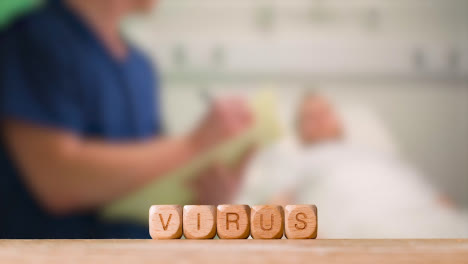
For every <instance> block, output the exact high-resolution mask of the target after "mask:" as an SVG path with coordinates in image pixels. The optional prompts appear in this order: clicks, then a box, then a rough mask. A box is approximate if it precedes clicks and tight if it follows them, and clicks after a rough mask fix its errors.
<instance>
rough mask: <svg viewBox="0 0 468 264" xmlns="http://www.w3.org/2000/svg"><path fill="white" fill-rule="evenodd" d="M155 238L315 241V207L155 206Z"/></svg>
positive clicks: (151, 227) (152, 226)
mask: <svg viewBox="0 0 468 264" xmlns="http://www.w3.org/2000/svg"><path fill="white" fill-rule="evenodd" d="M149 232H150V235H151V237H152V238H153V239H179V238H181V237H182V235H184V236H185V238H187V239H212V238H214V237H215V236H216V234H217V235H218V237H219V238H220V239H244V238H248V237H249V236H250V235H252V238H254V239H280V238H282V237H283V234H284V235H285V236H286V237H287V238H289V239H313V238H316V237H317V207H316V206H315V205H287V206H285V207H284V208H283V207H282V206H277V205H256V206H252V207H250V206H248V205H218V206H217V207H216V206H212V205H186V206H184V207H183V208H182V206H180V205H153V206H151V208H150V210H149Z"/></svg>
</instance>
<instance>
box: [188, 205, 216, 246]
mask: <svg viewBox="0 0 468 264" xmlns="http://www.w3.org/2000/svg"><path fill="white" fill-rule="evenodd" d="M183 218H184V223H183V226H184V236H185V238H189V239H210V238H213V237H214V236H215V235H216V207H215V206H212V205H186V206H184V216H183Z"/></svg>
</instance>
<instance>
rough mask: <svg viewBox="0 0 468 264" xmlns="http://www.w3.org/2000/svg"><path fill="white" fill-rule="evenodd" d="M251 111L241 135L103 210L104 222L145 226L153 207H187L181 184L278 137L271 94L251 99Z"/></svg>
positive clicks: (188, 194) (188, 199) (185, 190)
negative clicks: (250, 123) (249, 125)
mask: <svg viewBox="0 0 468 264" xmlns="http://www.w3.org/2000/svg"><path fill="white" fill-rule="evenodd" d="M250 103H251V107H252V110H253V112H254V115H255V120H256V122H255V125H254V126H253V127H252V128H251V129H250V130H249V131H247V132H246V133H245V134H243V135H241V136H239V137H238V138H235V139H233V140H231V141H229V142H226V143H224V144H221V145H220V146H218V147H216V148H214V149H212V150H210V151H208V152H206V153H204V154H202V155H200V156H199V157H197V158H196V159H194V160H193V161H192V162H190V163H189V164H187V165H186V166H185V167H182V168H179V169H177V170H175V171H173V172H171V173H169V174H168V175H166V176H164V177H161V178H160V179H159V180H157V181H155V182H153V183H151V184H149V185H147V186H145V187H144V188H142V189H140V190H138V191H136V192H135V193H132V194H130V195H128V196H127V197H124V198H123V199H120V200H118V201H116V202H114V203H112V204H111V205H109V206H107V207H106V208H104V210H103V211H102V214H101V215H102V217H103V218H104V219H105V220H126V221H133V222H139V223H145V224H147V222H148V210H149V208H150V206H151V205H153V204H182V205H183V204H190V203H191V201H192V200H193V199H192V198H193V194H192V193H191V192H190V190H189V189H188V188H186V187H185V186H184V183H185V182H186V181H187V180H189V179H191V178H193V177H196V176H197V175H198V173H200V172H201V171H202V170H203V169H206V168H207V167H208V166H210V164H212V163H213V162H214V161H217V162H222V163H225V164H227V165H231V164H234V163H235V162H237V161H239V159H240V158H241V157H242V155H243V154H244V153H245V152H246V151H247V150H248V149H249V148H250V147H251V146H252V145H256V146H262V145H265V144H268V143H270V142H272V141H274V140H275V139H276V138H277V137H278V136H279V135H280V126H279V122H278V119H277V117H278V115H277V114H276V109H277V102H276V97H275V96H274V94H273V93H271V92H268V91H263V92H260V93H259V94H257V95H256V96H254V97H253V99H252V100H251V102H250Z"/></svg>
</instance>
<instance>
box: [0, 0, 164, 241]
mask: <svg viewBox="0 0 468 264" xmlns="http://www.w3.org/2000/svg"><path fill="white" fill-rule="evenodd" d="M154 73H155V71H154V69H153V68H152V67H151V65H150V63H149V62H148V61H147V60H146V59H145V58H144V56H143V55H142V54H141V53H139V52H138V51H137V50H135V49H134V48H133V47H131V46H130V49H129V53H128V56H127V57H126V58H125V59H124V60H117V59H116V58H115V57H113V56H111V54H110V53H109V51H108V50H107V49H106V48H105V47H104V46H103V45H102V43H101V42H100V41H99V40H98V39H97V37H96V36H95V35H94V34H93V32H92V31H91V30H90V29H89V28H88V27H87V26H86V25H85V23H83V21H82V20H81V18H80V17H79V16H77V15H76V14H74V13H73V12H72V11H71V10H70V9H68V8H67V7H66V6H64V4H62V3H60V1H51V2H49V3H48V4H46V5H45V6H44V7H42V8H41V9H39V10H37V11H34V13H31V14H29V15H27V16H26V17H23V18H21V19H20V20H19V21H17V22H16V23H14V24H13V25H12V26H11V27H9V28H8V29H7V30H6V31H5V32H1V35H0V92H1V96H0V107H1V108H0V109H1V114H2V119H7V118H8V119H15V120H21V121H24V122H28V123H30V124H35V125H39V126H45V127H51V128H56V129H60V130H64V131H70V132H73V133H76V134H79V135H81V136H84V137H99V138H102V139H106V140H109V141H124V140H144V139H145V138H148V137H151V136H155V135H157V134H158V133H159V132H160V120H159V114H158V113H159V112H158V107H157V105H155V102H158V101H159V100H158V86H157V84H158V80H157V78H156V76H155V74H154ZM64 177H65V175H64ZM0 212H1V216H0V238H146V237H148V231H147V228H146V227H139V226H134V225H129V224H125V223H112V224H111V223H102V222H100V221H99V219H98V218H97V216H96V213H95V212H89V213H86V214H78V215H70V216H66V217H58V216H52V215H50V214H48V213H47V212H46V211H44V210H43V209H42V208H41V207H40V206H39V204H38V203H37V202H36V200H35V199H34V197H32V195H31V193H30V192H29V191H28V190H27V189H26V188H25V185H24V182H23V181H22V176H21V174H20V172H19V171H18V169H17V168H16V166H15V163H14V162H13V161H12V160H11V157H10V154H9V153H8V151H7V150H6V147H5V142H3V140H2V142H1V144H0Z"/></svg>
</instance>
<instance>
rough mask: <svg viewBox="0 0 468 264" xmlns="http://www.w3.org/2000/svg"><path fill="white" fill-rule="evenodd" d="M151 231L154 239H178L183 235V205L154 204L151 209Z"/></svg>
mask: <svg viewBox="0 0 468 264" xmlns="http://www.w3.org/2000/svg"><path fill="white" fill-rule="evenodd" d="M149 231H150V235H151V237H152V238H153V239H177V238H180V237H181V236H182V207H181V206H180V205H153V206H151V208H150V210H149Z"/></svg>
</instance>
